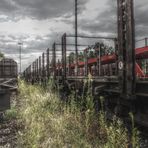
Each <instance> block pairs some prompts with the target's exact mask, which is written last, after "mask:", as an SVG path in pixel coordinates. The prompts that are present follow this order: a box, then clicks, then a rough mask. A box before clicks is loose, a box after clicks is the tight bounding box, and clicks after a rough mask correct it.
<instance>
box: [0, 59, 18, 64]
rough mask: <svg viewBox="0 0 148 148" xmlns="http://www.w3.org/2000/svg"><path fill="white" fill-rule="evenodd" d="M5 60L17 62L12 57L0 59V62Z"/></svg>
mask: <svg viewBox="0 0 148 148" xmlns="http://www.w3.org/2000/svg"><path fill="white" fill-rule="evenodd" d="M3 61H5V62H6V61H8V62H14V63H17V62H16V61H15V60H14V59H12V58H1V59H0V62H3Z"/></svg>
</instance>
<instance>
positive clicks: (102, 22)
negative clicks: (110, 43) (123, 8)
mask: <svg viewBox="0 0 148 148" xmlns="http://www.w3.org/2000/svg"><path fill="white" fill-rule="evenodd" d="M134 8H135V27H136V37H144V36H148V15H147V9H148V2H147V0H141V1H139V0H135V7H134ZM81 21H82V22H84V23H80V24H81V25H80V28H81V30H82V31H88V32H91V33H92V34H94V33H95V34H97V33H98V34H101V33H105V34H108V35H115V34H117V1H116V0H108V1H107V3H106V9H105V10H104V11H103V12H102V13H100V14H98V16H97V17H96V18H95V19H94V21H91V22H89V21H87V20H81Z"/></svg>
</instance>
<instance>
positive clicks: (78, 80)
mask: <svg viewBox="0 0 148 148" xmlns="http://www.w3.org/2000/svg"><path fill="white" fill-rule="evenodd" d="M133 6H134V4H133V0H117V8H118V11H117V12H118V14H117V16H118V17H117V18H118V20H117V24H118V29H117V30H118V36H117V38H111V37H90V36H82V35H74V36H73V35H67V34H66V33H65V34H64V35H63V36H62V39H61V43H60V44H59V43H54V44H53V46H52V49H51V50H50V49H47V52H46V53H43V54H42V56H40V57H39V58H38V59H37V60H35V61H34V62H33V63H32V64H31V65H30V66H29V67H28V68H26V70H25V71H24V73H23V76H24V78H25V80H26V81H28V82H32V83H41V82H42V83H44V82H46V81H47V80H48V79H49V78H51V79H54V81H55V82H56V83H57V84H58V85H63V86H64V87H63V92H65V93H66V92H68V91H70V90H71V89H72V88H75V90H76V92H77V93H79V94H81V91H82V88H83V87H84V82H85V81H86V80H88V75H91V81H92V85H91V86H92V88H91V90H92V94H93V96H94V101H95V104H96V106H97V108H99V101H98V100H99V99H98V98H99V96H104V98H105V108H106V110H107V111H108V112H109V113H111V114H115V113H116V114H117V115H119V116H120V115H122V116H125V117H127V116H128V113H129V112H133V114H134V116H135V121H136V122H137V123H139V124H141V125H144V126H147V127H148V44H147V43H148V39H147V38H145V39H144V41H145V45H144V46H143V47H140V48H135V44H136V42H135V23H134V11H133V10H134V9H133ZM71 37H75V38H76V39H77V38H89V39H91V38H95V39H97V38H98V40H100V39H102V40H111V41H112V42H114V47H112V46H109V47H105V44H102V42H99V41H98V42H97V43H96V44H95V45H94V46H91V47H90V46H89V47H87V48H86V49H84V50H81V56H79V55H78V49H77V48H78V46H83V45H78V44H75V45H74V46H75V50H74V54H73V53H71V55H70V56H69V55H68V53H69V51H70V46H72V44H68V40H67V38H71ZM60 45H61V61H60V60H57V57H58V54H59V49H58V47H59V46H60ZM72 55H73V56H72ZM67 56H69V57H67ZM45 59H46V60H45ZM73 59H74V60H73Z"/></svg>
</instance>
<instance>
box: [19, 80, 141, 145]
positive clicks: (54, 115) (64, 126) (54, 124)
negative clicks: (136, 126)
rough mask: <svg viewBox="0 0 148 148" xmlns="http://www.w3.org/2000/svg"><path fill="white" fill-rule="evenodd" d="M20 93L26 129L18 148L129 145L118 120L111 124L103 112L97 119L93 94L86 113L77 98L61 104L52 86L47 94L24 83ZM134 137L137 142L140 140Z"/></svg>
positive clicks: (22, 133) (87, 101)
mask: <svg viewBox="0 0 148 148" xmlns="http://www.w3.org/2000/svg"><path fill="white" fill-rule="evenodd" d="M50 83H51V82H50ZM19 89H20V90H19V91H20V94H19V100H20V101H19V102H20V108H19V110H20V111H19V118H20V123H21V124H23V125H24V129H22V131H19V133H18V137H19V143H18V147H19V148H23V147H24V148H127V147H128V146H129V145H130V140H129V135H128V131H127V129H126V128H125V127H124V125H123V123H122V122H121V121H120V120H119V119H117V118H116V117H114V119H113V122H111V123H108V121H107V119H106V115H105V112H104V111H103V110H102V111H100V113H99V115H96V113H95V111H94V107H93V106H94V104H93V99H92V97H91V93H88V94H87V96H86V99H85V101H86V109H85V110H84V109H83V108H82V106H81V104H83V103H82V102H81V101H80V102H79V103H77V102H76V101H75V98H74V95H70V96H69V98H68V100H69V101H68V102H67V103H65V102H63V101H61V100H60V99H59V94H58V93H54V92H53V91H51V90H52V88H51V85H49V86H48V89H46V90H44V89H42V87H39V86H32V85H28V84H26V83H25V82H23V81H22V82H20V84H19ZM83 97H84V96H83ZM82 100H83V99H82ZM134 136H135V140H134V142H137V141H138V140H136V139H137V138H138V137H137V135H134ZM136 147H138V143H136Z"/></svg>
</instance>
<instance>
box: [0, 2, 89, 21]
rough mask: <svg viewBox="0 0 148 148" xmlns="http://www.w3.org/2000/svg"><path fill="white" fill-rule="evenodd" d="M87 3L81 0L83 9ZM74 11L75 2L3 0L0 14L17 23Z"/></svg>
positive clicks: (58, 15)
mask: <svg viewBox="0 0 148 148" xmlns="http://www.w3.org/2000/svg"><path fill="white" fill-rule="evenodd" d="M87 1H88V0H81V2H80V5H81V7H83V8H84V7H85V6H84V4H85V3H86V2H87ZM73 11H74V0H1V2H0V14H5V15H7V16H8V19H13V20H15V21H17V20H19V19H21V18H24V17H29V18H32V19H38V20H43V19H48V18H55V17H60V16H63V15H64V14H71V13H72V12H73ZM68 16H69V15H67V17H68ZM3 20H4V19H3Z"/></svg>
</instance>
